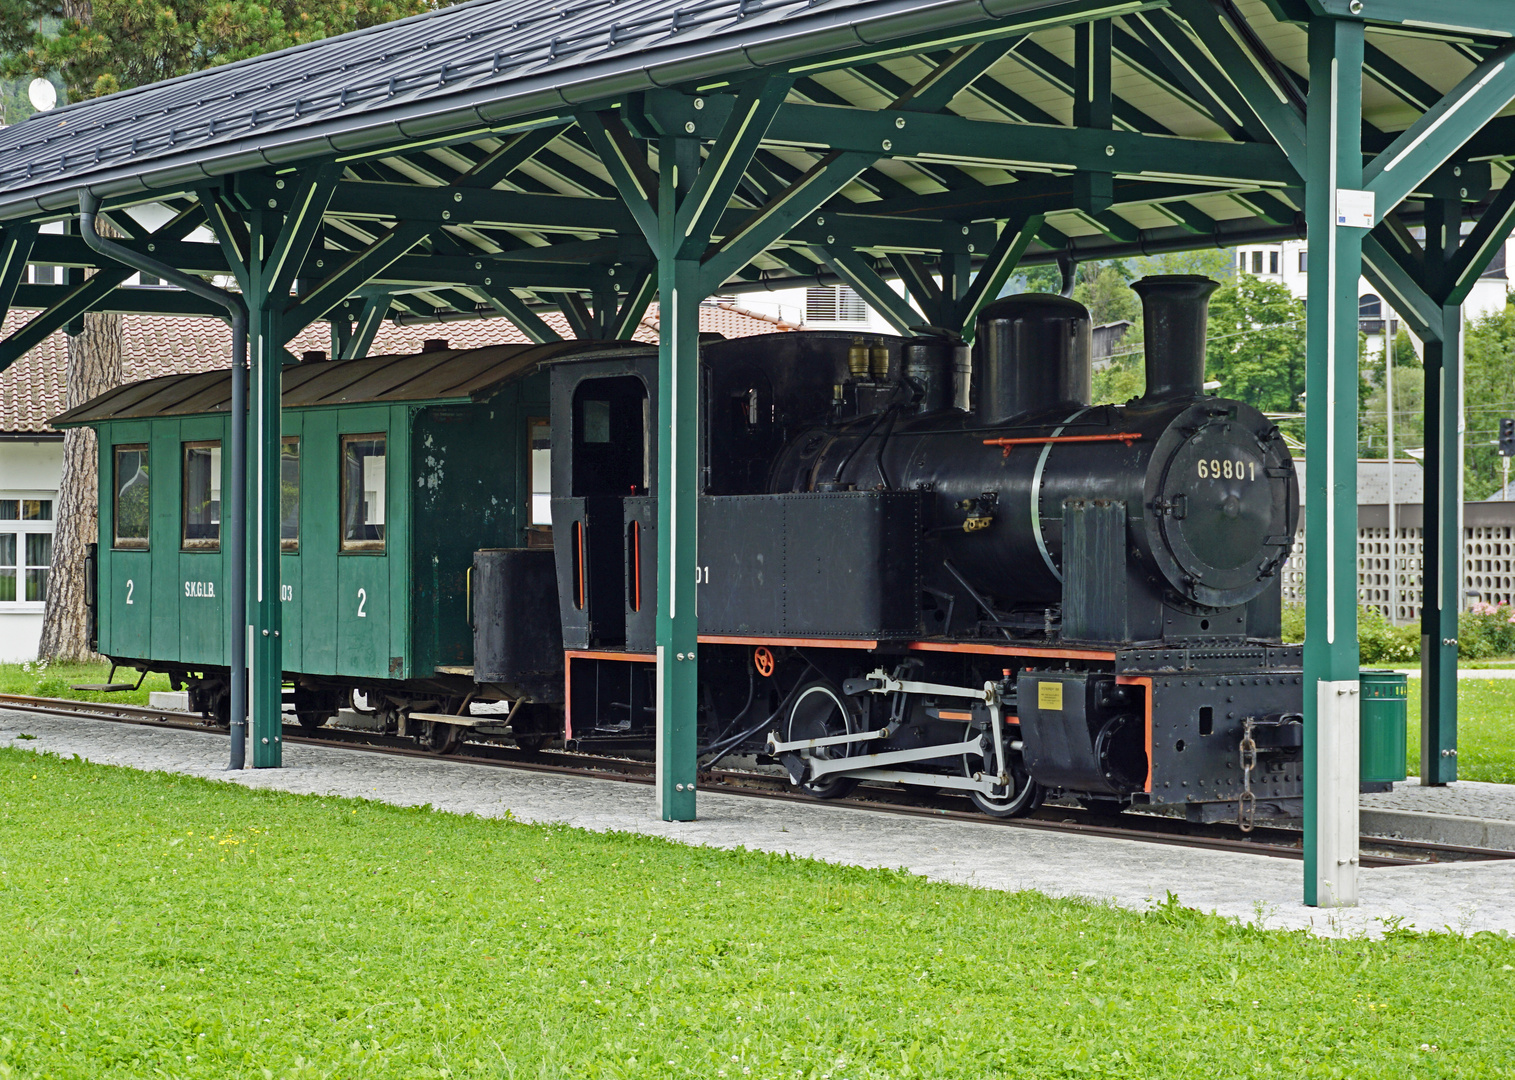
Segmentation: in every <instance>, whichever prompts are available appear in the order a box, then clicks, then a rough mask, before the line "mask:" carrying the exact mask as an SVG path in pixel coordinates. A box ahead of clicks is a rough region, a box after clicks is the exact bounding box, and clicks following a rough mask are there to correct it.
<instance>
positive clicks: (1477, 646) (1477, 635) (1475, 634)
mask: <svg viewBox="0 0 1515 1080" xmlns="http://www.w3.org/2000/svg"><path fill="white" fill-rule="evenodd" d="M1512 653H1515V609H1512V608H1511V607H1510V606H1509V605H1508V604H1484V603H1474V604H1473V606H1472V607H1470V608H1469V609H1468V610H1467V611H1464V612H1463V613H1462V614H1461V615H1459V616H1458V617H1457V657H1458V659H1460V660H1486V659H1488V658H1489V657H1491V656H1509V655H1511V654H1512Z"/></svg>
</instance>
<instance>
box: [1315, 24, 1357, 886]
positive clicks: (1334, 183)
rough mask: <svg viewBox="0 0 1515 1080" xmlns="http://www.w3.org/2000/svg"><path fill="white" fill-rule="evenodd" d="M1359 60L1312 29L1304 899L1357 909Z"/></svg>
mask: <svg viewBox="0 0 1515 1080" xmlns="http://www.w3.org/2000/svg"><path fill="white" fill-rule="evenodd" d="M1362 61H1363V27H1362V24H1361V23H1353V22H1348V21H1346V20H1340V19H1318V20H1314V21H1312V22H1311V23H1310V101H1309V113H1308V117H1307V125H1308V144H1309V153H1308V161H1309V165H1308V175H1307V178H1306V184H1305V188H1306V194H1305V216H1306V223H1307V227H1308V229H1309V235H1310V247H1309V260H1310V268H1309V304H1308V309H1307V310H1308V312H1309V318H1308V320H1307V322H1308V327H1307V332H1308V345H1307V362H1306V386H1307V388H1308V393H1307V399H1306V400H1307V405H1306V410H1305V431H1306V435H1305V441H1306V443H1307V444H1308V445H1309V446H1310V448H1311V454H1310V464H1311V468H1310V470H1309V472H1308V473H1307V474H1306V493H1305V530H1306V536H1307V540H1306V549H1307V550H1308V551H1310V552H1311V553H1312V557H1311V560H1310V564H1311V565H1310V573H1309V574H1308V575H1307V577H1306V579H1305V589H1306V596H1307V598H1308V602H1307V604H1306V608H1305V612H1306V614H1305V618H1306V627H1305V646H1304V666H1305V678H1304V709H1305V805H1304V817H1305V821H1304V841H1305V882H1304V901H1305V903H1306V904H1308V905H1310V906H1314V907H1336V906H1346V905H1355V904H1356V903H1357V866H1358V847H1357V842H1358V841H1357V838H1358V805H1357V800H1358V789H1359V785H1360V779H1359V777H1360V767H1359V764H1358V709H1359V683H1358V666H1359V665H1358V644H1357V367H1358V356H1357V349H1358V346H1357V278H1358V274H1359V273H1360V268H1361V266H1362V243H1363V237H1364V236H1365V235H1366V233H1367V228H1368V227H1370V226H1371V225H1372V221H1371V220H1368V221H1363V220H1362V218H1361V217H1358V218H1349V219H1347V220H1345V221H1344V220H1342V219H1341V218H1340V217H1339V216H1338V215H1339V214H1340V213H1350V211H1351V210H1352V209H1353V208H1352V206H1351V204H1352V201H1353V199H1354V197H1356V196H1357V195H1358V193H1359V192H1360V189H1361V188H1362V149H1361V145H1362V135H1361V131H1362V116H1361V113H1362ZM1358 223H1361V227H1359V226H1358Z"/></svg>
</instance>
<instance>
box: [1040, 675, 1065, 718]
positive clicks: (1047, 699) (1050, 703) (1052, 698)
mask: <svg viewBox="0 0 1515 1080" xmlns="http://www.w3.org/2000/svg"><path fill="white" fill-rule="evenodd" d="M1036 707H1037V708H1038V709H1055V710H1057V711H1058V712H1062V711H1063V684H1062V683H1060V682H1039V683H1037V684H1036Z"/></svg>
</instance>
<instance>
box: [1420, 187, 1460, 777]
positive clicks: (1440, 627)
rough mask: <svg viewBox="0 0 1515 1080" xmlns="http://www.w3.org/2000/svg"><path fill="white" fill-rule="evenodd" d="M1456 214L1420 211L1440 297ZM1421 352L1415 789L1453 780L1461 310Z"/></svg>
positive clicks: (1429, 269) (1446, 313)
mask: <svg viewBox="0 0 1515 1080" xmlns="http://www.w3.org/2000/svg"><path fill="white" fill-rule="evenodd" d="M1461 211H1462V207H1461V206H1460V205H1459V204H1458V203H1457V202H1454V201H1452V200H1448V199H1436V200H1433V201H1431V202H1429V203H1427V204H1426V260H1425V262H1426V279H1427V280H1426V285H1427V292H1429V293H1430V294H1431V295H1432V296H1438V297H1439V296H1443V295H1445V285H1446V284H1447V283H1446V282H1445V280H1443V278H1444V275H1445V273H1446V270H1447V266H1448V264H1449V263H1450V261H1451V258H1452V256H1453V255H1454V254H1455V253H1456V250H1457V246H1458V240H1459V234H1460V231H1461V220H1462V214H1461ZM1440 324H1441V325H1440V327H1439V330H1440V332H1441V334H1440V336H1441V340H1440V341H1435V340H1428V341H1427V342H1426V344H1425V371H1426V390H1425V410H1426V413H1425V447H1426V456H1425V483H1426V497H1425V511H1426V512H1425V528H1424V550H1423V553H1422V555H1423V557H1422V561H1421V565H1422V566H1423V567H1424V571H1423V575H1422V581H1423V583H1424V584H1423V585H1422V594H1421V605H1420V673H1421V679H1420V782H1421V783H1422V784H1423V785H1427V786H1434V785H1440V784H1446V783H1450V782H1451V781H1453V780H1456V779H1457V613H1458V610H1459V608H1460V607H1461V600H1462V573H1461V564H1462V535H1463V532H1462V483H1461V480H1462V460H1463V449H1462V442H1463V417H1462V308H1461V307H1460V306H1449V307H1443V308H1442V309H1441V319H1440Z"/></svg>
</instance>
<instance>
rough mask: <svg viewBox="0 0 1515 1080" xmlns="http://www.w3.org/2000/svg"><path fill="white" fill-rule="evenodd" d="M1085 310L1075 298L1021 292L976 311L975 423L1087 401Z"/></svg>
mask: <svg viewBox="0 0 1515 1080" xmlns="http://www.w3.org/2000/svg"><path fill="white" fill-rule="evenodd" d="M1090 343H1091V335H1090V328H1089V311H1088V309H1087V308H1085V307H1084V305H1083V304H1080V303H1079V302H1078V301H1076V300H1068V299H1065V298H1064V297H1061V296H1053V295H1051V294H1048V293H1022V294H1021V295H1019V296H1007V297H1005V299H1003V300H996V301H995V302H994V303H992V304H990V305H989V306H988V307H986V308H984V310H983V311H982V312H981V313H980V314H979V317H978V330H977V333H976V334H975V335H974V341H973V382H974V391H975V398H976V402H977V404H976V413H977V417H978V420H979V422H980V423H983V424H994V423H998V422H1000V421H1003V420H1008V419H1010V418H1011V417H1016V416H1029V415H1031V414H1033V413H1041V412H1047V411H1049V410H1053V409H1065V410H1067V411H1069V412H1071V411H1073V410H1074V409H1077V408H1079V407H1080V406H1084V405H1088V404H1089V396H1090V393H1091V390H1090V379H1091V368H1090V356H1091V350H1090Z"/></svg>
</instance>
